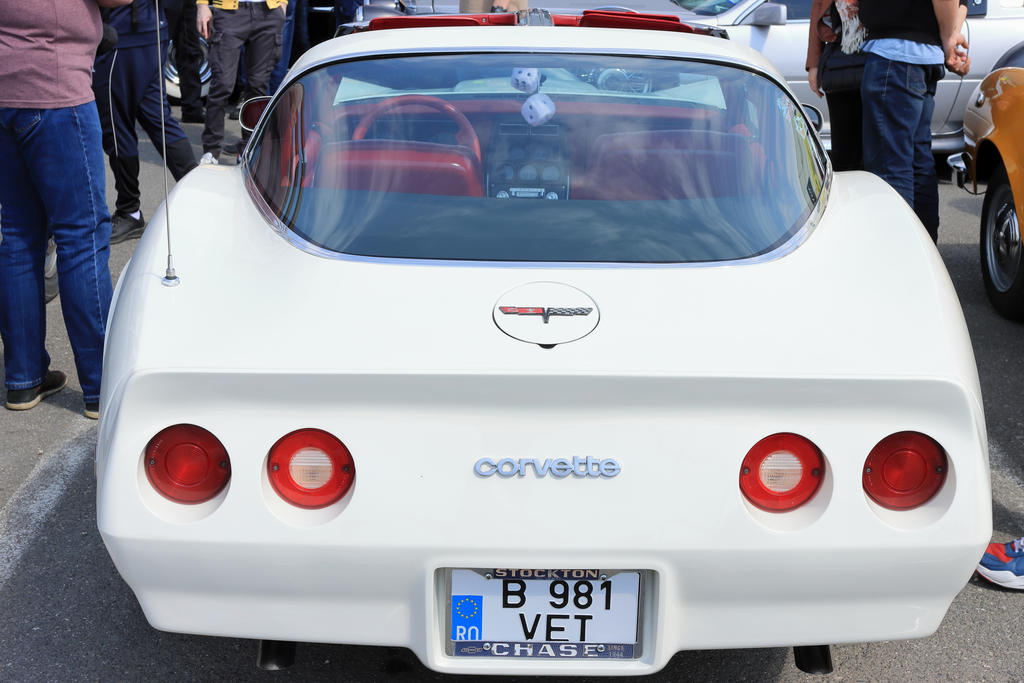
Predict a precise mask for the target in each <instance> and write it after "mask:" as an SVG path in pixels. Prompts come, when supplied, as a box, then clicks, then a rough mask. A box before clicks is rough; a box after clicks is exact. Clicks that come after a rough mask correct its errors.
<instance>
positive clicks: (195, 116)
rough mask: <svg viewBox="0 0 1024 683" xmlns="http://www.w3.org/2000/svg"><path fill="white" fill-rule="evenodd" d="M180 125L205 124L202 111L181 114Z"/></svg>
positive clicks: (204, 116) (204, 115)
mask: <svg viewBox="0 0 1024 683" xmlns="http://www.w3.org/2000/svg"><path fill="white" fill-rule="evenodd" d="M181 122H182V123H206V114H205V113H203V110H202V109H200V110H198V111H183V112H181Z"/></svg>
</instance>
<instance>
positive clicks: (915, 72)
mask: <svg viewBox="0 0 1024 683" xmlns="http://www.w3.org/2000/svg"><path fill="white" fill-rule="evenodd" d="M942 75H943V67H942V65H941V64H926V65H920V64H908V63H906V62H895V61H892V60H890V59H886V58H885V57H881V56H879V55H876V54H874V53H870V52H869V53H868V57H867V62H866V64H865V65H864V80H862V81H861V85H860V94H861V100H862V103H863V108H864V170H865V171H870V172H872V173H874V174H876V175H878V176H880V177H881V178H882V179H883V180H885V181H886V182H887V183H889V185H891V186H892V188H893V189H894V190H896V191H897V192H899V193H900V196H902V197H903V198H904V199H905V200H907V203H908V204H910V206H912V207H913V208H914V213H916V214H917V217H918V218H920V219H921V223H923V224H924V227H925V229H926V230H928V234H929V235H931V237H932V240H936V241H937V240H938V236H939V181H938V178H937V177H936V175H935V159H934V157H933V156H932V131H931V122H932V112H933V111H934V110H935V85H936V83H938V81H939V79H940V78H942Z"/></svg>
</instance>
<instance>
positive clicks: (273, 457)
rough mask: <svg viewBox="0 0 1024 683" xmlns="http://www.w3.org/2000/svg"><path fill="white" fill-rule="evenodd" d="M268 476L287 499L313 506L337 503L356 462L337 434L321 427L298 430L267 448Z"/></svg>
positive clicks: (280, 493)
mask: <svg viewBox="0 0 1024 683" xmlns="http://www.w3.org/2000/svg"><path fill="white" fill-rule="evenodd" d="M267 476H268V477H270V483H271V484H272V485H273V487H274V490H275V491H277V494H278V495H279V496H281V497H282V498H284V499H285V500H286V501H288V502H289V503H291V504H292V505H296V506H298V507H301V508H312V509H315V508H323V507H327V506H328V505H331V504H332V503H336V502H338V501H339V500H341V499H342V497H343V496H344V495H345V494H346V493H348V491H349V489H350V488H352V482H353V481H354V480H355V476H356V465H355V462H354V461H353V460H352V454H351V453H349V450H348V448H346V447H345V444H343V443H342V442H341V441H339V440H338V439H337V438H336V437H334V436H332V435H330V434H328V433H327V432H325V431H323V430H321V429H299V430H297V431H294V432H292V433H290V434H286V435H285V436H283V437H281V438H280V439H279V440H278V442H277V443H275V444H274V446H273V447H272V448H271V449H270V457H269V458H267Z"/></svg>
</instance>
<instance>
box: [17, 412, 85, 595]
mask: <svg viewBox="0 0 1024 683" xmlns="http://www.w3.org/2000/svg"><path fill="white" fill-rule="evenodd" d="M95 454H96V428H95V427H93V428H91V429H90V430H89V431H88V432H86V433H85V434H82V435H81V436H78V437H76V438H74V439H72V440H71V441H69V442H68V443H67V444H65V445H64V446H63V447H62V448H61V449H60V450H59V451H57V452H56V453H51V454H49V455H44V456H43V457H42V458H41V459H40V460H39V462H38V463H36V466H35V468H33V470H32V472H31V473H30V474H29V476H28V477H27V478H26V479H25V483H24V484H22V485H21V488H19V489H18V490H17V491H15V492H14V495H13V496H11V497H10V499H9V500H8V501H7V505H6V506H4V508H3V509H0V589H3V586H4V584H6V583H7V580H8V579H9V578H11V575H12V574H14V570H15V569H17V568H18V565H19V564H20V562H21V558H22V556H23V555H24V554H25V551H26V550H28V548H29V546H30V545H31V544H32V542H33V541H34V540H35V539H36V537H37V535H38V532H39V530H40V528H41V527H42V526H43V524H44V523H45V522H46V520H47V519H48V518H49V517H50V516H51V515H52V514H53V513H54V512H55V511H56V508H57V505H58V504H59V503H60V500H61V498H62V497H63V496H64V492H65V491H67V489H68V486H69V485H70V483H71V481H72V480H73V479H74V478H75V475H77V474H78V472H79V471H81V469H82V468H83V467H87V466H88V467H91V466H92V461H93V458H94V457H95Z"/></svg>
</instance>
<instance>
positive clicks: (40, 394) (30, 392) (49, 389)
mask: <svg viewBox="0 0 1024 683" xmlns="http://www.w3.org/2000/svg"><path fill="white" fill-rule="evenodd" d="M67 383H68V378H67V377H65V376H64V373H63V372H61V371H60V370H47V371H46V376H45V377H43V381H42V382H40V383H39V384H37V385H35V386H34V387H29V388H28V389H9V390H8V391H7V404H6V405H7V410H28V409H29V408H35V407H36V406H37V405H38V404H39V402H40V401H42V400H43V399H44V398H46V397H47V396H51V395H53V394H56V393H57V392H58V391H60V390H61V389H63V388H64V387H65V386H66V385H67Z"/></svg>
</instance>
